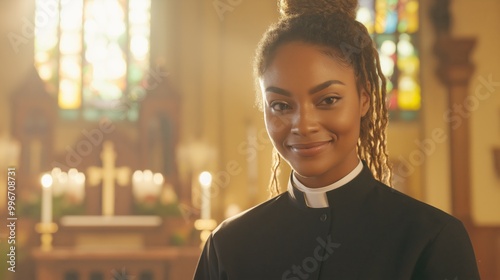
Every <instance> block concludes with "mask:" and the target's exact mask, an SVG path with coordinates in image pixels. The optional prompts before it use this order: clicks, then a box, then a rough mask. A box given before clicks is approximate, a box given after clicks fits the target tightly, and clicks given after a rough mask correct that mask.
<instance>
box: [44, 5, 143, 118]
mask: <svg viewBox="0 0 500 280" xmlns="http://www.w3.org/2000/svg"><path fill="white" fill-rule="evenodd" d="M35 7H36V8H35V27H36V28H35V66H36V68H37V70H38V73H39V75H40V77H41V78H42V79H43V80H44V81H45V82H46V85H47V90H48V91H49V92H50V93H51V94H53V95H54V96H57V100H58V105H59V109H60V113H61V116H62V117H63V119H66V120H71V119H84V120H88V121H93V120H98V119H99V118H101V117H103V116H106V117H108V118H111V119H115V120H117V119H126V120H129V121H135V120H136V119H137V117H138V104H137V102H138V100H140V99H141V98H142V97H143V96H144V95H145V94H146V92H145V88H146V86H145V85H146V83H147V76H148V71H149V69H150V66H149V63H150V59H149V53H150V43H149V42H150V21H151V20H150V10H151V1H150V0H36V6H35Z"/></svg>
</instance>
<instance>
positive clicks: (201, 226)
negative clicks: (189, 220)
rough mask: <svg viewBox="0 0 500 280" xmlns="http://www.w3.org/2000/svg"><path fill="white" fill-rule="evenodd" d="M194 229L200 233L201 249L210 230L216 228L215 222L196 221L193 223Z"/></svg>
mask: <svg viewBox="0 0 500 280" xmlns="http://www.w3.org/2000/svg"><path fill="white" fill-rule="evenodd" d="M194 227H195V228H196V229H197V230H199V231H200V240H201V244H200V247H201V248H202V249H203V246H205V242H207V239H208V237H209V236H210V234H211V233H212V230H214V229H215V228H216V227H217V221H216V220H213V219H198V220H196V221H194Z"/></svg>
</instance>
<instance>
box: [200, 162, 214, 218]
mask: <svg viewBox="0 0 500 280" xmlns="http://www.w3.org/2000/svg"><path fill="white" fill-rule="evenodd" d="M198 179H199V181H200V185H201V219H203V220H208V219H210V186H211V185H212V174H210V172H207V171H204V172H202V173H201V174H200V177H199V178H198Z"/></svg>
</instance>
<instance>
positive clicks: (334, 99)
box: [320, 96, 340, 105]
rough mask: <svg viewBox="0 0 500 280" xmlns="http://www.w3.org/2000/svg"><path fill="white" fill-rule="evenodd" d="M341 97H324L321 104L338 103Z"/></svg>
mask: <svg viewBox="0 0 500 280" xmlns="http://www.w3.org/2000/svg"><path fill="white" fill-rule="evenodd" d="M339 99H340V98H339V97H336V96H330V97H327V98H325V99H323V101H321V103H320V105H332V104H335V103H337V101H338V100H339Z"/></svg>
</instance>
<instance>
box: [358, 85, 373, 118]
mask: <svg viewBox="0 0 500 280" xmlns="http://www.w3.org/2000/svg"><path fill="white" fill-rule="evenodd" d="M359 97H360V100H359V101H360V102H359V106H360V112H361V117H364V116H365V115H366V113H368V110H369V109H370V103H371V102H370V95H369V94H368V92H366V90H364V89H362V90H361V93H360V95H359Z"/></svg>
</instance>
